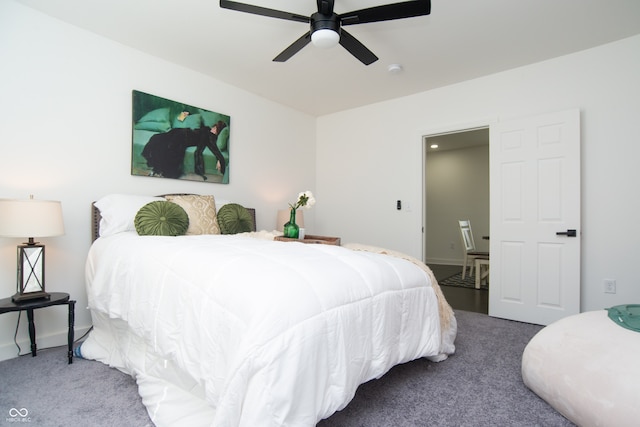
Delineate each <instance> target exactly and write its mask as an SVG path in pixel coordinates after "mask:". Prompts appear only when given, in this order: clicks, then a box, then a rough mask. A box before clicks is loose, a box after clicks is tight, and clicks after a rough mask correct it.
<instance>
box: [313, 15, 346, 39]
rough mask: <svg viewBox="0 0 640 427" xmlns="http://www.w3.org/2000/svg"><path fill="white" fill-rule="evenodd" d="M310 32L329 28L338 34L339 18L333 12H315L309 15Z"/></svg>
mask: <svg viewBox="0 0 640 427" xmlns="http://www.w3.org/2000/svg"><path fill="white" fill-rule="evenodd" d="M310 21H311V34H313V33H315V32H316V31H318V30H331V31H334V32H336V33H338V34H340V18H338V15H336V14H335V13H332V14H331V15H323V14H322V13H319V12H316V13H314V14H313V15H311V20H310Z"/></svg>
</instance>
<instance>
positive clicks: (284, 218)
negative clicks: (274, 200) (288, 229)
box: [276, 209, 304, 231]
mask: <svg viewBox="0 0 640 427" xmlns="http://www.w3.org/2000/svg"><path fill="white" fill-rule="evenodd" d="M290 217H291V209H280V210H278V220H277V221H276V230H278V231H283V230H284V225H285V224H286V223H287V222H289V218H290ZM296 224H298V227H300V228H302V227H304V213H303V212H302V209H298V210H296Z"/></svg>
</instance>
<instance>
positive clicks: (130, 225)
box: [95, 194, 164, 237]
mask: <svg viewBox="0 0 640 427" xmlns="http://www.w3.org/2000/svg"><path fill="white" fill-rule="evenodd" d="M157 200H164V198H162V197H152V196H137V195H133V194H110V195H108V196H104V197H103V198H101V199H100V200H98V201H97V202H95V206H96V207H97V208H98V210H99V211H100V216H101V217H102V218H101V219H100V236H101V237H106V236H111V235H113V234H117V233H122V232H125V231H135V229H136V227H135V224H134V219H135V217H136V214H137V213H138V211H139V210H140V208H141V207H143V206H144V205H146V204H147V203H150V202H153V201H157Z"/></svg>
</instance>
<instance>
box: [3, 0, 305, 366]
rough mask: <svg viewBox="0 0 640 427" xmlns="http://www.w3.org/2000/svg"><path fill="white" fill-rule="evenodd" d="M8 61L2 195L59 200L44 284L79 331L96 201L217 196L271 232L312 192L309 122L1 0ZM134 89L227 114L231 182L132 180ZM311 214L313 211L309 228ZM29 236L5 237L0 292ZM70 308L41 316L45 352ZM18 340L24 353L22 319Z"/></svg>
mask: <svg viewBox="0 0 640 427" xmlns="http://www.w3.org/2000/svg"><path fill="white" fill-rule="evenodd" d="M0 58H2V65H1V66H0V77H1V78H0V149H1V155H0V197H1V198H25V197H28V195H29V194H34V195H35V197H36V198H39V199H53V200H60V201H61V202H62V207H63V213H64V220H65V227H66V234H65V235H64V236H61V237H55V238H45V239H39V240H41V241H42V242H43V243H45V244H46V245H47V283H46V285H47V290H50V291H57V292H68V293H70V294H71V296H72V298H74V299H76V300H77V302H78V303H77V305H76V325H77V331H78V332H77V335H78V334H80V333H82V331H83V330H84V329H86V328H87V327H88V326H89V325H90V316H89V314H88V311H87V310H86V305H87V301H86V295H85V291H84V262H85V258H86V254H87V251H88V249H89V245H90V235H89V231H90V227H89V219H90V218H89V212H90V210H89V206H90V203H91V202H92V201H93V200H96V199H98V198H99V197H101V196H103V195H106V194H109V193H115V192H124V193H133V194H149V195H153V194H160V193H171V192H193V193H199V194H214V195H215V196H216V197H219V198H223V199H227V200H233V201H237V202H238V203H241V204H244V205H245V206H252V207H255V208H256V209H257V215H258V224H257V226H258V228H259V229H268V230H273V229H274V228H275V222H276V211H277V209H278V208H286V206H287V203H289V202H293V201H294V200H295V198H296V197H297V195H298V192H300V191H304V190H312V191H313V190H315V188H314V185H315V168H314V165H313V163H311V164H309V163H306V164H303V163H302V162H290V161H288V160H287V158H288V157H292V158H299V159H312V158H313V156H314V140H315V119H314V118H313V117H310V116H307V115H305V114H302V113H299V112H296V111H294V110H291V109H288V108H285V107H283V106H281V105H279V104H274V103H272V102H269V101H267V100H265V99H263V98H259V97H256V96H253V95H251V94H249V93H247V92H245V91H242V90H239V89H237V88H233V87H231V86H228V85H225V84H222V83H220V82H218V81H216V80H212V79H210V78H207V77H205V76H204V75H202V74H198V73H194V72H192V71H189V70H187V69H185V68H182V67H179V66H176V65H173V64H170V63H167V62H164V61H162V60H159V59H157V58H154V57H151V56H148V55H145V54H142V53H140V52H138V51H136V50H133V49H130V48H127V47H125V46H123V45H120V44H117V43H114V42H112V41H109V40H106V39H103V38H100V37H98V36H96V35H94V34H92V33H89V32H86V31H84V30H80V29H78V28H76V27H73V26H70V25H67V24H65V23H62V22H60V21H58V20H55V19H52V18H49V17H47V16H45V15H42V14H40V13H38V12H35V11H33V10H31V9H29V8H27V7H24V6H22V5H19V4H16V3H14V2H12V1H0ZM133 89H136V90H141V91H143V92H147V93H151V94H154V95H158V96H161V97H165V98H168V99H172V100H176V101H181V102H184V103H187V104H190V105H194V106H197V107H202V108H205V109H208V110H212V111H219V112H222V113H225V114H228V115H230V116H231V122H232V124H231V129H232V133H231V139H230V155H231V165H230V183H229V184H228V185H222V184H210V183H199V182H193V181H183V180H171V179H161V178H149V177H139V176H131V175H130V159H131V91H132V90H133ZM285 152H286V153H287V156H284V155H283V153H285ZM313 216H314V212H313V210H310V211H308V212H306V217H305V223H306V227H307V229H309V231H310V232H313ZM25 237H28V236H25ZM21 241H22V240H21V239H8V238H0V298H4V297H8V296H10V295H12V294H13V293H14V292H15V275H16V259H15V258H16V255H15V251H16V248H15V247H16V245H17V244H19V243H20V242H21ZM65 309H66V306H64V307H52V308H46V309H43V310H37V311H36V328H37V334H38V345H39V346H40V347H46V346H49V345H59V344H63V343H64V342H65V334H66V322H67V317H66V311H65ZM16 319H17V314H15V313H10V314H4V315H2V316H0V360H3V359H6V358H10V357H14V356H15V355H16V352H17V349H16V347H15V346H14V345H13V333H14V330H15V327H16ZM18 339H19V342H20V345H21V347H22V349H23V353H24V352H28V350H29V345H28V333H27V328H26V316H23V317H22V322H21V326H20V331H19V335H18Z"/></svg>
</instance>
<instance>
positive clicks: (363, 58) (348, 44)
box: [340, 29, 378, 65]
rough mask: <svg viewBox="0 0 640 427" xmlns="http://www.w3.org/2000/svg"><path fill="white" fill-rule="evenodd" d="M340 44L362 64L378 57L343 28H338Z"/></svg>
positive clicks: (374, 60)
mask: <svg viewBox="0 0 640 427" xmlns="http://www.w3.org/2000/svg"><path fill="white" fill-rule="evenodd" d="M340 44H341V45H342V47H344V48H345V49H347V50H348V51H349V53H350V54H352V55H353V56H355V57H356V58H358V60H360V62H362V63H363V64H364V65H369V64H372V63H374V62H376V61H377V60H378V57H377V56H376V55H374V53H373V52H371V51H370V50H369V49H367V47H366V46H365V45H363V44H362V43H360V42H359V41H358V40H357V39H356V38H355V37H353V36H352V35H351V34H349V33H347V32H346V31H345V30H344V29H342V30H340Z"/></svg>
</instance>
